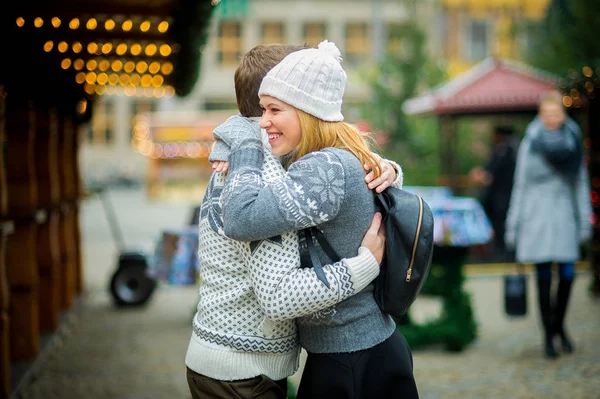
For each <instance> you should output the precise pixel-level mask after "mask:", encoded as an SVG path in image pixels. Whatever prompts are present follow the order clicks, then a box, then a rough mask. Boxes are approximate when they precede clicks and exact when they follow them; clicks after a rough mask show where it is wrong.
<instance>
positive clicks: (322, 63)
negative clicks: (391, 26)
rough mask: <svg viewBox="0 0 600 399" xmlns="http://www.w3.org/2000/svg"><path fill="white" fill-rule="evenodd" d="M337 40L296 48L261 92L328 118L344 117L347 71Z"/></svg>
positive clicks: (272, 71)
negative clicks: (343, 102)
mask: <svg viewBox="0 0 600 399" xmlns="http://www.w3.org/2000/svg"><path fill="white" fill-rule="evenodd" d="M341 61H342V55H341V53H340V50H339V49H338V48H337V47H336V45H335V44H334V43H333V42H329V41H327V40H325V41H322V42H321V43H319V46H318V48H316V49H315V48H310V49H305V50H299V51H295V52H293V53H291V54H289V55H288V56H287V57H285V58H284V59H283V60H281V62H279V64H277V65H276V66H275V67H274V68H273V69H271V70H270V71H269V73H267V75H266V76H265V78H264V79H263V81H262V84H261V85H260V89H259V90H258V95H259V96H260V95H267V96H271V97H275V98H277V99H279V100H281V101H283V102H285V103H287V104H290V105H291V106H293V107H295V108H298V109H301V110H302V111H304V112H306V113H309V114H311V115H313V116H316V117H317V118H319V119H322V120H324V121H328V122H337V121H343V120H344V115H342V98H343V97H344V89H345V88H346V80H347V77H346V72H344V70H343V69H342V66H341V64H340V62H341Z"/></svg>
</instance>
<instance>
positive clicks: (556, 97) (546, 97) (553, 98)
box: [538, 91, 563, 109]
mask: <svg viewBox="0 0 600 399" xmlns="http://www.w3.org/2000/svg"><path fill="white" fill-rule="evenodd" d="M544 104H556V105H559V106H560V107H561V108H563V96H562V94H560V93H559V92H558V91H548V92H546V93H543V94H542V95H540V101H539V104H538V109H541V108H542V105H544Z"/></svg>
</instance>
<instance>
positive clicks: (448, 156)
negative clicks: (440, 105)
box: [439, 115, 458, 195]
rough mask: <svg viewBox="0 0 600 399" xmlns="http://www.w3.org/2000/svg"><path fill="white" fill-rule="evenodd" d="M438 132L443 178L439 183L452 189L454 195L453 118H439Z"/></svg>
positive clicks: (454, 153)
mask: <svg viewBox="0 0 600 399" xmlns="http://www.w3.org/2000/svg"><path fill="white" fill-rule="evenodd" d="M439 131H440V139H441V140H440V166H441V174H442V176H445V179H444V181H443V182H440V183H441V184H443V185H446V186H447V187H450V189H452V191H453V193H454V194H455V195H456V189H457V188H458V181H457V180H458V179H457V173H458V169H457V168H456V152H455V149H456V148H457V146H456V134H455V133H454V118H453V117H452V116H451V115H440V116H439Z"/></svg>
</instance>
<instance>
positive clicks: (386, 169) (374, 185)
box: [363, 153, 396, 193]
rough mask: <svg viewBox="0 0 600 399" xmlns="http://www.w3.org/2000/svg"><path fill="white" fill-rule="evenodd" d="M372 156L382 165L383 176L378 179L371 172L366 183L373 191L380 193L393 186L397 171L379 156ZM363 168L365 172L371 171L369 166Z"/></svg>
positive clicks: (365, 165) (366, 178)
mask: <svg viewBox="0 0 600 399" xmlns="http://www.w3.org/2000/svg"><path fill="white" fill-rule="evenodd" d="M372 155H373V158H375V159H376V160H377V161H379V163H380V164H381V175H380V176H379V177H378V178H375V174H374V173H373V171H370V172H369V173H367V175H366V176H365V182H366V183H367V185H368V186H369V188H370V189H371V190H373V189H375V191H376V192H378V193H380V192H382V191H383V190H385V189H386V188H388V187H389V186H391V185H392V183H393V182H394V181H395V180H396V170H395V169H394V167H393V166H392V165H391V164H390V163H388V162H387V161H385V160H384V159H383V158H381V156H379V154H375V153H373V154H372ZM363 167H364V168H365V170H367V171H369V165H367V164H364V165H363Z"/></svg>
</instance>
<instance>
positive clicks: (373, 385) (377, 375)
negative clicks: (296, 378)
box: [298, 331, 419, 399]
mask: <svg viewBox="0 0 600 399" xmlns="http://www.w3.org/2000/svg"><path fill="white" fill-rule="evenodd" d="M418 397H419V393H418V391H417V384H416V382H415V378H414V375H413V360H412V354H411V351H410V348H409V346H408V343H407V342H406V340H405V339H404V337H403V336H402V334H400V333H399V332H398V331H396V332H394V334H392V336H391V337H390V338H388V339H387V340H385V341H384V342H382V343H381V344H379V345H376V346H374V347H373V348H369V349H365V350H362V351H358V352H352V353H308V358H307V360H306V365H305V366H304V372H303V373H302V380H301V381H300V387H299V389H298V399H310V398H328V399H371V398H373V399H376V398H377V399H387V398H402V399H416V398H418Z"/></svg>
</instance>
